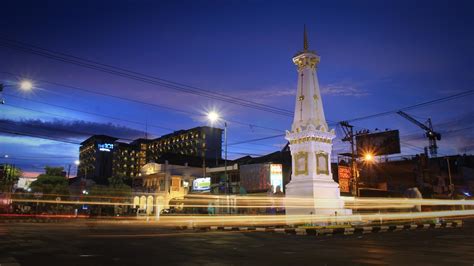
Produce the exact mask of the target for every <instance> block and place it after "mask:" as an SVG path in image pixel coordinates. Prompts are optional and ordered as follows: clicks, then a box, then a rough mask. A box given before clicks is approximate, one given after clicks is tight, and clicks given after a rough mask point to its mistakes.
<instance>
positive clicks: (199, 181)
mask: <svg viewBox="0 0 474 266" xmlns="http://www.w3.org/2000/svg"><path fill="white" fill-rule="evenodd" d="M210 189H211V178H210V177H202V178H196V179H194V181H193V190H194V191H205V190H210Z"/></svg>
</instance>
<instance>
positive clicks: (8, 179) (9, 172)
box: [0, 164, 23, 191]
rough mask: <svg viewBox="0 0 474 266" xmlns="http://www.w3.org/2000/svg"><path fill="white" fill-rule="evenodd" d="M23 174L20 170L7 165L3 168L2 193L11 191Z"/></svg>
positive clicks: (0, 183) (0, 178)
mask: <svg viewBox="0 0 474 266" xmlns="http://www.w3.org/2000/svg"><path fill="white" fill-rule="evenodd" d="M22 174H23V173H22V172H21V170H20V169H19V168H16V167H15V166H13V165H9V164H6V165H4V166H3V173H2V175H0V189H1V190H2V191H11V190H12V188H13V185H14V184H15V183H16V182H17V181H18V179H19V178H20V176H21V175H22Z"/></svg>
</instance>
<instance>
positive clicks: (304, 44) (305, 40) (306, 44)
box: [303, 24, 308, 51]
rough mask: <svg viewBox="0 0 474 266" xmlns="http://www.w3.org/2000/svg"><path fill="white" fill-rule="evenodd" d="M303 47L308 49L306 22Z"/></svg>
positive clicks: (305, 49)
mask: <svg viewBox="0 0 474 266" xmlns="http://www.w3.org/2000/svg"><path fill="white" fill-rule="evenodd" d="M303 49H304V51H308V34H306V24H304V36H303Z"/></svg>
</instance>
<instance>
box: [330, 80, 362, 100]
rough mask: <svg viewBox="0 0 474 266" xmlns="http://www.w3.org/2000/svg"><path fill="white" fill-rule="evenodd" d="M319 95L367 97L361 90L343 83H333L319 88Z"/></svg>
mask: <svg viewBox="0 0 474 266" xmlns="http://www.w3.org/2000/svg"><path fill="white" fill-rule="evenodd" d="M321 94H324V95H329V96H355V97H361V96H367V95H369V93H368V92H366V91H364V90H361V89H359V88H357V87H355V86H354V85H348V84H343V83H334V84H328V85H324V86H321Z"/></svg>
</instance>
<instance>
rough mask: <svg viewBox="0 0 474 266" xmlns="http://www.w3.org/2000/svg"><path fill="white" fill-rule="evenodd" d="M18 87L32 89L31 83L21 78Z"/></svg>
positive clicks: (26, 89)
mask: <svg viewBox="0 0 474 266" xmlns="http://www.w3.org/2000/svg"><path fill="white" fill-rule="evenodd" d="M20 89H22V90H24V91H30V90H31V89H33V83H32V82H31V81H29V80H27V79H25V80H22V81H21V82H20Z"/></svg>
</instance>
